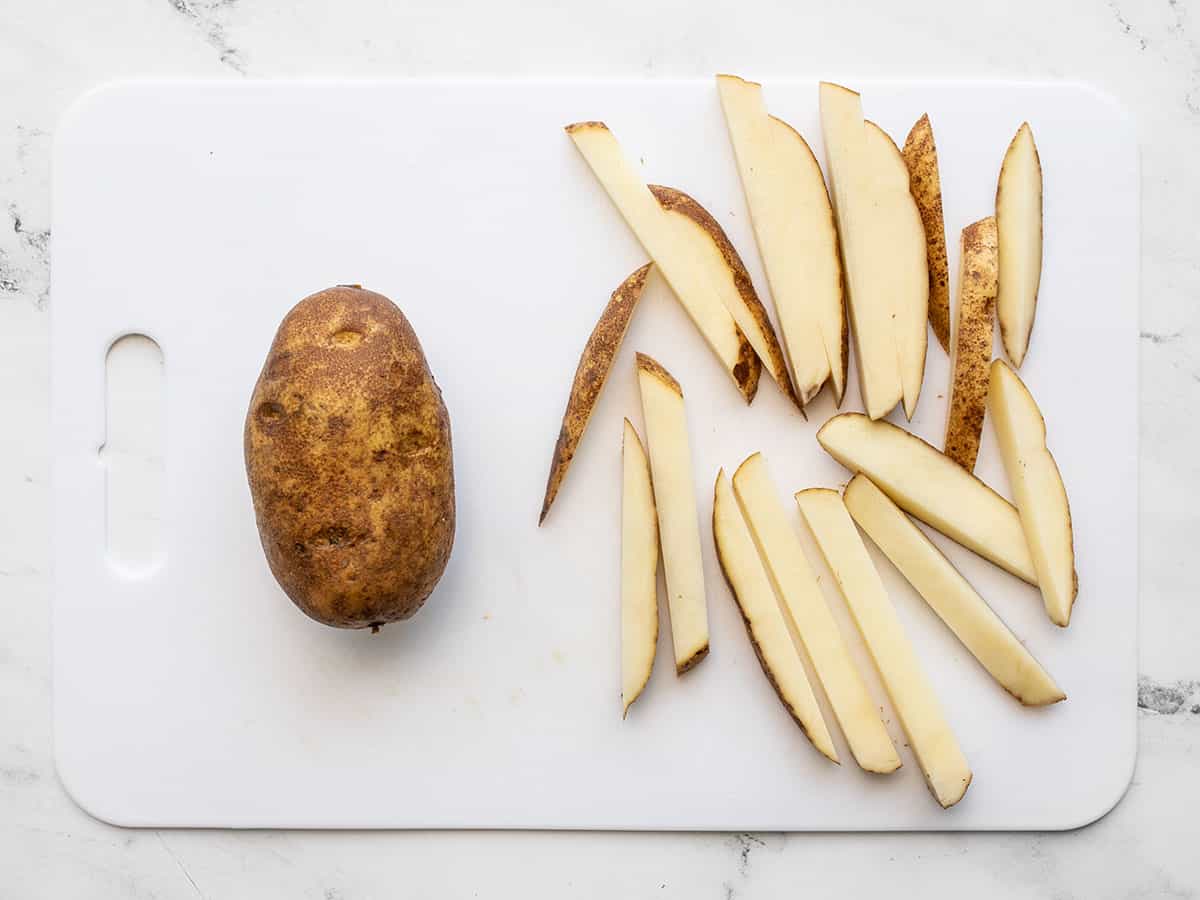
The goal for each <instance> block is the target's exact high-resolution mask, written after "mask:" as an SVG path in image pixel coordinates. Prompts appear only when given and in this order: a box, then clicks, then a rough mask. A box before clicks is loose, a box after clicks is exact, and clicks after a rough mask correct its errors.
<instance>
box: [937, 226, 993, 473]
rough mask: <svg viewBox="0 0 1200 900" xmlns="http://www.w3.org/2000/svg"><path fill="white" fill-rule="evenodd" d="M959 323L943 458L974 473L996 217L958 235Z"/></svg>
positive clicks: (988, 347)
mask: <svg viewBox="0 0 1200 900" xmlns="http://www.w3.org/2000/svg"><path fill="white" fill-rule="evenodd" d="M959 260H960V266H959V278H958V284H959V288H958V316H957V318H958V321H957V323H956V325H955V329H954V342H953V345H952V347H951V352H950V409H949V412H948V414H947V416H946V440H945V448H946V455H947V456H948V457H950V458H951V459H952V460H954V461H955V462H956V463H958V464H959V465H960V466H962V467H963V468H964V469H966V470H967V471H968V472H971V471H974V469H975V460H976V458H977V457H978V456H979V439H980V436H981V435H982V434H983V418H984V413H985V412H986V411H987V391H988V364H989V363H990V362H991V361H992V334H993V332H994V331H995V325H994V319H995V311H996V219H995V217H993V216H988V217H987V218H986V219H981V220H980V221H978V222H975V223H973V224H971V225H968V226H967V227H966V228H964V229H963V231H962V246H961V253H960V255H959Z"/></svg>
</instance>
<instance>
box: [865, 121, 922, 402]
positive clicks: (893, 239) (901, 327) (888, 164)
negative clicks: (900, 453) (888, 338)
mask: <svg viewBox="0 0 1200 900" xmlns="http://www.w3.org/2000/svg"><path fill="white" fill-rule="evenodd" d="M864 125H865V127H866V131H867V143H866V148H867V160H868V164H869V165H870V166H871V169H872V174H873V176H874V178H875V186H874V193H873V199H874V201H875V203H876V211H875V216H874V225H875V227H876V228H877V229H879V231H878V232H876V240H875V242H874V246H875V247H876V248H879V249H877V252H878V253H880V254H881V258H883V259H885V260H886V261H887V262H888V264H889V269H888V271H889V281H888V284H887V291H888V295H889V297H890V299H891V310H892V337H893V340H894V341H895V344H896V354H897V357H898V359H899V361H900V385H901V390H902V397H903V400H904V415H905V416H906V417H907V418H908V419H912V417H913V413H914V412H916V409H917V401H918V400H919V399H920V397H921V383H922V382H923V381H924V380H925V356H926V353H927V351H928V345H929V322H928V319H929V265H928V261H927V259H926V253H925V225H924V224H923V223H922V221H921V213H920V212H919V211H918V209H917V203H916V201H915V200H914V199H913V196H912V192H911V190H910V188H909V177H908V167H907V166H906V165H905V164H904V157H903V156H901V154H900V148H899V147H897V146H896V142H895V141H893V140H892V139H891V136H889V135H888V133H887V132H886V131H884V130H883V129H882V128H880V127H879V126H878V125H876V124H875V123H874V122H872V121H870V120H869V119H868V120H867V121H866V122H864ZM883 248H886V250H884V249H883ZM884 253H886V256H883V255H882V254H884Z"/></svg>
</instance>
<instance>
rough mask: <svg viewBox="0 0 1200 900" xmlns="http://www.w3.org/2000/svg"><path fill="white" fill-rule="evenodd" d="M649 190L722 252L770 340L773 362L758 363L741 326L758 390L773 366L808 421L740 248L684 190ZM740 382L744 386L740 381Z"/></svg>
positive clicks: (657, 186)
mask: <svg viewBox="0 0 1200 900" xmlns="http://www.w3.org/2000/svg"><path fill="white" fill-rule="evenodd" d="M648 187H649V188H650V193H652V194H653V195H654V199H656V200H657V201H658V205H659V206H661V207H662V208H663V209H665V210H667V211H668V212H673V213H676V214H678V215H681V216H685V217H686V218H688V219H691V220H692V222H694V223H695V224H696V226H697V227H698V228H700V229H701V230H702V231H704V233H705V234H707V235H708V237H709V239H710V240H711V241H712V242H713V243H714V244H715V245H716V247H717V250H719V251H720V253H721V257H722V258H723V259H724V260H725V265H726V266H728V267H729V271H730V272H732V273H733V283H734V286H735V287H736V288H737V292H738V294H739V296H741V298H742V302H743V303H745V304H746V308H747V309H748V310H750V315H752V316H753V317H754V321H755V322H757V323H758V327H759V328H760V329H761V330H762V333H763V336H764V337H765V338H766V341H767V353H768V355H769V356H770V359H764V360H761V361H759V360H758V355H757V354H756V353H755V351H754V348H753V346H752V345H751V344H750V341H749V340H748V339H747V338H746V335H745V334H744V333H743V332H742V329H741V327H740V326H738V328H737V331H738V337H739V338H740V339H741V343H742V347H743V348H745V347H749V348H750V354H751V356H752V357H753V358H754V359H755V361H757V362H759V366H758V371H757V372H755V373H754V375H753V376H752V377H753V381H754V385H755V390H757V385H758V380H759V372H761V369H762V365H761V364H762V363H766V364H767V365H768V366H770V367H771V372H772V373H773V377H774V378H775V381H776V383H777V384H778V385H779V389H780V390H781V391H783V393H784V395H785V396H786V397H787V398H788V399H789V400H790V401H791V402H792V403H794V404H795V406H796V408H797V409H798V410H800V414H801V415H803V416H804V418H806V419H807V418H808V415H807V414H806V413H805V412H804V405H803V404H802V403H801V402H800V398H799V396H797V394H796V388H795V387H794V386H793V385H792V377H791V375H789V374H788V367H787V362H786V361H785V360H784V358H783V348H782V347H781V346H779V338H778V337H777V336H776V334H775V327H774V326H773V325H772V324H771V317H770V316H769V315H767V308H766V307H765V306H763V302H762V300H760V299H759V298H758V292H757V291H756V290H754V282H753V281H751V280H750V273H749V272H747V271H746V264H745V263H744V262H742V257H741V256H739V255H738V252H737V248H735V247H734V246H733V242H732V241H730V240H729V236H728V235H727V234H725V229H724V228H722V227H721V225H720V223H718V222H717V220H716V219H714V218H713V217H712V213H710V212H709V211H708V210H707V209H705V208H704V207H703V206H701V205H700V204H699V203H697V202H696V200H695V199H694V198H693V197H691V196H690V195H688V194H685V193H684V192H683V191H680V190H676V189H675V188H672V187H665V186H663V185H661V184H651V185H648ZM735 325H736V323H735ZM738 383H739V384H743V382H742V381H741V380H739V382H738Z"/></svg>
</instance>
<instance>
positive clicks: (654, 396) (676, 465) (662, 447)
mask: <svg viewBox="0 0 1200 900" xmlns="http://www.w3.org/2000/svg"><path fill="white" fill-rule="evenodd" d="M637 372H638V387H639V389H640V391H641V394H642V412H643V415H644V416H645V420H646V443H647V445H648V446H649V448H650V472H651V474H652V478H651V481H652V483H653V485H654V504H655V506H656V508H657V509H658V530H659V539H660V540H661V542H662V555H663V570H664V572H665V573H666V581H667V608H668V609H669V610H670V614H671V641H672V644H673V645H674V649H675V673H676V674H677V675H682V674H683V673H684V672H686V671H687V670H688V669H690V668H692V667H693V666H694V665H696V664H697V663H698V662H700V660H702V659H704V657H705V656H707V655H708V606H707V603H706V601H705V594H704V563H703V560H702V559H701V556H700V520H699V513H698V512H697V510H696V488H695V483H694V482H693V481H692V454H691V450H690V449H689V447H688V435H687V417H686V415H685V413H684V407H683V389H682V388H680V386H679V382H678V381H676V380H675V379H674V378H673V377H671V373H670V372H668V371H667V370H666V369H664V368H663V367H662V365H661V364H660V363H659V362H658V361H657V360H655V359H652V358H651V357H649V356H647V355H646V354H644V353H639V354H638V355H637Z"/></svg>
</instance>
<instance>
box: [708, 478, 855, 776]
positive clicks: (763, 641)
mask: <svg viewBox="0 0 1200 900" xmlns="http://www.w3.org/2000/svg"><path fill="white" fill-rule="evenodd" d="M712 525H713V541H714V543H715V544H716V547H717V559H718V560H719V561H720V563H721V571H722V572H723V573H724V575H725V580H726V581H727V582H728V583H729V590H730V591H731V592H732V593H733V599H734V600H735V601H736V602H737V605H738V609H739V610H740V611H741V613H742V621H743V622H744V623H745V625H746V634H747V635H749V637H750V643H751V644H752V645H753V646H754V652H755V654H757V656H758V661H759V663H760V664H761V665H762V670H763V674H764V675H766V676H767V680H768V681H770V682H771V686H772V687H773V688H775V693H776V694H778V695H779V700H780V702H781V703H783V705H784V706H785V707H786V708H787V711H788V712H789V713H791V716H792V719H793V720H795V722H796V724H797V725H799V726H800V730H801V731H803V732H804V734H805V736H806V737H807V738H808V739H809V740H810V741H812V744H813V746H814V747H815V748H816V749H817V750H818V751H819V752H820V753H822V754H823V755H824V756H826V757H828V758H829V759H831V760H833V761H834V762H838V755H837V750H836V749H835V748H834V746H833V739H832V738H830V736H829V728H828V727H827V726H826V724H825V717H824V716H822V715H821V707H820V706H818V705H817V698H816V697H814V696H813V690H812V685H811V684H809V681H808V675H807V674H806V673H805V671H804V664H803V662H801V660H800V654H799V653H798V652H797V651H796V645H795V644H793V643H792V636H791V634H790V633H789V632H788V627H787V622H786V621H785V620H784V618H783V611H782V610H780V608H779V603H778V601H777V600H776V599H775V589H774V588H773V587H771V581H770V579H769V578H768V577H767V572H766V570H765V569H764V568H763V564H762V561H761V560H760V559H759V558H758V551H757V550H756V549H755V547H754V539H753V538H752V537H751V536H750V530H749V528H748V527H747V526H746V522H745V521H744V520H743V519H742V513H741V510H740V509H738V503H737V499H736V498H735V497H734V495H733V488H732V487H731V486H730V483H729V479H728V478H726V477H725V470H724V469H722V470H721V471H720V472H719V473H718V474H717V483H716V485H715V487H714V488H713V523H712Z"/></svg>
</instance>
